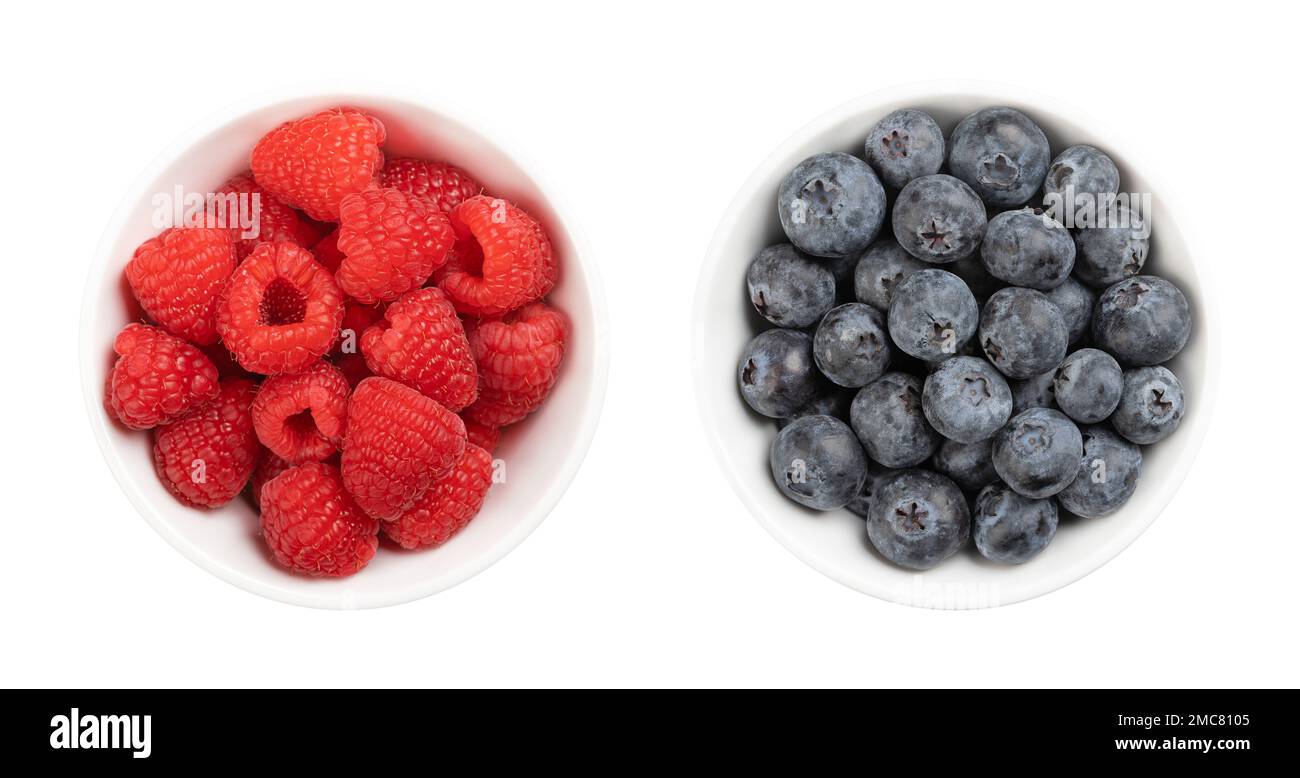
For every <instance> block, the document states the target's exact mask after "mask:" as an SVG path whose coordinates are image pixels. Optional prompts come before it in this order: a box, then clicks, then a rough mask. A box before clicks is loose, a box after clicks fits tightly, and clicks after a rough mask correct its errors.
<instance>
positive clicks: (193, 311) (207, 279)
mask: <svg viewBox="0 0 1300 778" xmlns="http://www.w3.org/2000/svg"><path fill="white" fill-rule="evenodd" d="M235 264H236V259H235V244H234V241H233V240H232V239H231V237H230V233H229V232H228V231H227V230H221V229H208V228H206V227H173V228H172V229H169V230H164V231H163V232H162V233H161V234H160V235H158V236H157V237H154V238H150V239H149V240H146V241H145V242H144V243H141V244H140V247H139V248H137V249H136V250H135V254H134V255H132V257H131V261H130V262H128V263H127V265H126V280H127V282H128V283H129V284H130V285H131V292H132V293H133V294H135V299H136V300H138V301H139V302H140V307H141V308H143V309H144V312H145V313H146V314H148V315H149V318H151V319H153V320H154V321H156V322H158V324H159V325H160V326H162V327H163V328H165V329H166V330H167V331H168V332H170V333H171V334H173V335H175V336H176V337H178V338H183V339H185V340H188V341H190V342H191V343H197V344H198V345H201V346H206V345H210V344H212V343H216V342H217V326H216V307H217V298H218V297H220V296H221V290H222V289H223V288H224V287H225V285H226V279H228V278H230V274H231V273H232V272H234V270H235Z"/></svg>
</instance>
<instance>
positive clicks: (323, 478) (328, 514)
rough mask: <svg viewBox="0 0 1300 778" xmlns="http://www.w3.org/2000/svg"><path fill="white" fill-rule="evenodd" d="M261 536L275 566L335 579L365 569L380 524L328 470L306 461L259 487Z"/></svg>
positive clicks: (329, 467)
mask: <svg viewBox="0 0 1300 778" xmlns="http://www.w3.org/2000/svg"><path fill="white" fill-rule="evenodd" d="M261 501H262V534H263V536H265V538H266V545H267V546H269V547H270V549H271V553H272V555H274V556H275V561H276V562H279V563H280V564H281V565H283V566H285V567H287V568H289V569H290V570H293V571H295V572H299V573H306V574H307V575H319V576H333V577H340V576H345V575H352V574H353V573H356V572H358V571H360V570H361V568H363V567H365V566H366V565H367V564H368V563H369V562H370V560H371V558H373V557H374V555H375V550H376V549H377V548H378V547H379V538H378V534H379V522H378V521H375V520H374V519H372V518H370V517H369V516H367V515H366V514H365V512H363V511H362V510H361V508H360V507H359V506H358V505H357V503H356V501H355V500H353V499H352V497H351V496H350V495H349V494H348V493H347V491H346V490H345V489H344V488H343V479H342V478H341V477H340V476H339V471H338V470H337V469H336V468H335V467H334V466H332V465H327V464H325V463H323V462H309V463H307V464H305V465H299V466H297V467H293V468H290V469H288V470H286V471H284V472H283V473H281V474H279V475H277V476H276V477H275V478H272V479H271V480H270V481H267V482H266V485H264V486H263V487H262V494H261Z"/></svg>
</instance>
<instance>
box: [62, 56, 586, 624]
mask: <svg viewBox="0 0 1300 778" xmlns="http://www.w3.org/2000/svg"><path fill="white" fill-rule="evenodd" d="M313 100H319V101H322V102H327V101H328V102H333V103H337V104H339V105H345V104H348V103H349V102H353V101H357V102H361V101H365V100H381V101H386V102H390V103H394V104H406V105H409V106H412V107H416V108H420V109H422V110H425V111H428V112H430V113H433V114H437V115H438V116H440V117H442V118H444V119H445V120H446V121H448V122H449V123H453V124H456V125H459V127H460V128H461V129H463V130H465V131H467V132H468V133H470V134H472V135H474V136H476V137H477V138H478V139H479V140H481V141H482V142H483V143H485V144H486V145H487V146H490V147H492V148H493V149H495V150H496V151H497V152H499V153H500V154H501V155H502V156H504V157H506V158H508V159H510V160H511V161H513V162H514V164H516V165H517V166H518V167H519V168H520V169H521V170H523V171H525V172H526V173H527V175H528V177H529V178H530V179H531V182H532V183H533V184H534V185H535V186H536V189H537V192H538V194H539V195H540V197H541V198H542V199H543V201H544V202H546V203H547V205H548V206H549V207H550V209H551V211H552V212H553V214H554V216H555V219H556V220H557V221H558V222H559V223H560V225H561V226H562V228H563V230H564V232H565V233H566V234H567V236H568V238H569V241H570V242H571V243H572V245H573V247H574V252H573V254H574V256H572V257H568V258H566V262H567V264H568V266H569V267H572V268H574V269H576V270H577V271H578V272H580V273H581V274H582V277H583V278H584V280H585V290H586V291H585V304H586V305H587V306H588V308H589V309H590V311H591V314H592V322H591V326H592V331H591V332H590V333H589V334H588V337H590V339H591V343H592V347H591V348H592V356H591V366H590V376H589V378H587V379H586V380H588V382H589V386H590V390H589V397H588V401H587V403H586V404H585V406H584V408H583V412H582V414H581V418H580V419H579V424H578V425H577V429H576V437H575V438H574V439H573V444H572V445H571V446H570V447H569V450H568V451H567V452H566V454H565V455H564V457H563V458H562V459H561V460H560V461H557V462H556V463H555V465H554V467H555V469H554V475H553V476H552V477H551V479H550V486H549V488H548V489H547V490H546V491H545V492H544V493H543V494H542V495H541V496H540V498H539V499H538V500H537V501H536V502H535V504H534V508H533V509H532V510H531V511H530V513H529V515H528V516H527V518H526V519H525V520H522V521H519V522H518V523H517V524H516V525H515V526H514V527H512V528H511V530H510V531H509V532H506V533H505V534H503V535H502V536H501V537H500V538H498V539H497V540H496V541H494V542H493V543H492V544H491V545H490V546H489V547H488V548H487V549H486V550H485V551H484V552H483V553H481V554H479V555H478V557H477V558H475V559H474V560H473V561H472V563H467V564H463V565H461V566H460V568H459V569H458V570H457V573H456V574H455V575H444V576H441V577H440V578H439V579H438V580H437V581H436V582H434V583H432V584H430V585H424V586H421V585H412V586H406V587H400V588H398V587H395V588H392V589H388V590H385V591H383V592H380V593H361V594H355V593H349V594H346V595H345V596H344V597H342V598H339V597H331V598H322V597H320V596H319V595H311V594H309V593H307V588H308V587H306V586H296V585H287V586H286V585H279V586H277V585H271V584H268V583H266V582H263V581H261V580H259V579H257V578H254V577H251V576H248V575H246V574H244V573H241V572H239V571H238V570H236V569H234V568H232V567H230V566H229V565H228V564H226V563H225V562H223V561H222V559H221V558H220V557H219V556H218V555H214V554H211V553H209V552H207V551H206V550H205V549H203V548H201V547H199V546H198V545H196V544H194V543H191V542H189V541H188V540H186V539H185V538H184V537H183V536H182V535H181V533H180V532H179V531H177V530H176V529H174V528H173V527H172V525H171V522H170V521H168V520H167V519H166V518H165V517H164V516H163V515H162V513H161V512H160V510H159V508H158V506H156V505H154V504H153V502H152V501H151V500H149V499H148V498H146V497H145V495H144V494H142V493H141V492H140V491H139V489H138V488H137V487H136V485H135V481H134V478H133V476H132V475H131V474H130V473H129V472H128V471H127V468H126V466H125V463H124V462H123V460H122V457H121V455H120V453H119V452H118V451H117V450H116V448H115V447H114V445H113V443H112V440H111V439H110V437H109V430H110V426H111V422H110V421H109V419H108V418H107V416H106V415H105V413H104V410H103V391H104V387H103V386H102V384H101V383H100V382H99V381H97V379H96V376H95V372H96V370H95V369H94V368H93V366H94V365H95V364H97V363H98V362H100V361H102V359H103V356H104V355H103V346H104V343H103V338H102V333H100V332H98V331H96V329H95V319H96V317H95V316H94V315H93V314H94V312H95V311H97V310H98V308H99V306H100V304H101V303H100V301H99V300H98V299H97V298H95V297H92V295H94V294H95V293H96V291H97V285H98V282H99V281H100V279H101V278H102V277H103V275H104V274H106V273H108V272H110V270H111V268H112V265H113V259H114V258H113V256H112V254H113V246H114V244H115V243H116V241H117V236H118V235H119V234H120V233H121V232H122V230H123V229H124V228H125V225H126V220H127V219H128V218H129V215H130V214H131V212H132V211H133V210H134V208H135V207H136V205H137V204H138V203H139V202H140V201H141V198H142V197H145V196H147V195H148V194H149V188H150V185H151V184H152V183H153V182H154V181H155V180H156V179H157V178H158V177H159V176H160V175H161V174H162V173H163V172H164V171H165V170H167V169H168V168H169V167H170V166H171V165H173V164H174V163H176V162H177V161H178V160H179V159H180V158H181V157H183V156H184V155H185V154H186V153H187V152H188V151H189V150H190V149H191V148H192V147H194V146H195V145H197V144H198V143H199V142H201V141H202V140H203V139H205V138H206V137H208V136H209V135H211V134H212V133H214V132H216V131H218V130H220V129H222V128H224V127H226V126H227V125H229V124H231V123H233V122H235V121H238V120H239V119H240V118H242V117H244V116H247V115H250V114H253V113H255V112H257V111H260V110H265V109H268V108H273V107H275V106H277V105H279V104H282V103H288V102H298V101H313ZM484 126H485V123H484V122H482V121H481V120H479V119H477V118H476V117H474V116H473V115H470V112H468V111H466V110H463V109H462V108H461V107H460V106H458V105H455V104H454V103H453V101H451V100H449V99H447V98H445V97H443V96H440V95H438V94H437V93H436V92H434V91H432V90H423V89H421V90H412V89H409V88H396V87H394V86H391V85H388V84H382V83H374V82H366V81H339V80H331V81H329V82H318V83H307V84H299V85H296V86H293V87H287V88H280V89H272V90H263V91H261V92H258V93H256V94H254V95H252V96H249V97H247V98H245V99H242V100H239V101H236V102H233V103H229V104H226V105H224V106H222V107H220V108H218V109H217V110H214V111H212V112H210V113H208V114H206V115H204V116H203V117H201V118H200V119H199V120H198V121H196V122H194V123H193V124H191V125H190V126H189V127H188V129H186V130H185V131H184V132H182V133H181V134H180V136H179V137H177V138H176V139H174V140H173V141H171V142H170V143H168V144H167V145H166V146H165V147H164V150H163V151H162V152H160V153H159V154H158V155H157V156H155V157H154V158H153V159H152V160H151V161H150V162H149V163H148V164H147V165H146V166H145V168H144V169H143V170H142V171H141V172H140V174H139V175H138V176H137V177H136V179H135V180H134V181H133V182H132V183H131V185H130V186H129V187H128V188H127V190H126V192H125V194H124V195H123V197H122V199H121V201H120V202H119V204H118V206H117V208H116V209H115V210H114V212H113V215H112V217H111V218H110V219H109V222H108V225H107V226H106V227H105V229H104V232H103V233H102V235H101V237H100V240H99V243H98V245H97V246H96V248H95V253H94V258H93V260H92V261H91V262H90V266H89V269H88V270H87V274H86V280H85V285H84V288H83V292H82V303H81V315H80V321H79V323H78V360H79V369H80V373H81V383H82V395H83V400H84V403H85V409H86V413H87V416H88V418H89V421H90V426H91V429H92V431H93V434H94V436H95V441H96V443H97V445H98V446H99V450H100V454H101V455H102V456H103V457H104V461H105V462H106V463H107V464H108V466H109V469H110V471H111V472H112V473H113V477H114V479H115V480H116V481H117V483H118V486H119V487H120V488H121V489H122V491H123V492H124V493H125V494H126V496H127V499H128V500H130V502H131V504H132V505H133V506H134V507H135V509H136V512H137V513H139V514H140V516H141V517H142V518H144V519H145V521H147V522H148V523H149V525H150V526H151V527H152V528H153V529H154V531H155V532H157V533H158V534H159V535H161V536H162V538H163V539H164V540H166V541H167V543H168V544H170V545H171V546H172V547H173V548H175V549H176V550H177V551H179V552H180V553H181V554H183V555H184V556H185V557H186V558H187V559H189V560H190V561H191V562H193V563H194V564H196V565H198V566H199V567H200V568H202V569H204V570H206V571H207V572H209V573H211V574H212V575H214V576H216V577H217V578H219V579H221V580H222V581H225V582H226V583H228V584H230V585H232V586H235V587H237V588H239V589H242V590H244V591H246V592H250V593H252V594H256V595H260V596H262V597H265V598H267V599H269V600H273V601H277V602H281V603H286V604H289V605H299V606H304V607H310V608H319V609H325V610H352V609H359V608H382V607H389V606H393V605H400V604H402V603H406V602H413V601H415V600H419V599H422V598H424V597H428V596H430V595H433V594H437V593H438V592H441V591H445V590H447V589H450V588H452V587H454V586H456V585H458V584H461V583H463V582H465V581H466V580H468V579H470V578H472V577H474V576H475V575H478V574H479V573H481V572H483V571H484V570H486V569H487V568H488V567H491V566H492V565H493V564H495V563H496V562H497V561H499V560H500V559H501V558H502V557H504V556H505V555H506V554H508V553H510V552H511V551H512V550H514V549H515V548H516V547H517V546H518V545H519V544H520V543H521V542H523V540H524V539H525V538H527V537H528V535H530V534H531V533H532V532H533V531H534V530H535V529H537V527H538V526H539V525H541V523H542V522H543V521H544V520H545V519H546V518H547V517H548V516H549V515H550V513H551V511H552V510H553V509H554V508H555V506H556V505H557V504H558V503H559V501H560V499H561V497H563V495H564V493H565V492H566V491H567V490H568V488H569V486H570V484H572V482H573V479H574V477H575V476H576V475H577V472H578V469H579V467H581V465H582V462H583V460H584V459H585V458H586V455H587V452H588V451H589V450H590V448H591V443H592V439H593V438H594V436H595V432H596V428H597V426H598V423H599V420H600V416H601V412H602V411H603V409H604V403H605V392H606V389H607V385H608V379H609V360H610V348H609V342H610V333H609V326H610V324H609V311H608V307H607V303H606V298H605V291H604V284H603V283H602V280H601V276H600V270H599V267H598V265H597V263H596V261H595V258H594V255H593V253H592V249H591V246H590V244H589V243H588V241H587V238H586V236H585V234H584V233H583V232H582V230H581V229H580V227H579V226H578V224H577V222H576V221H575V219H574V218H573V216H572V214H573V210H572V208H571V207H570V205H569V202H568V200H567V198H566V197H565V196H564V195H563V192H562V191H561V190H560V189H559V188H558V187H557V186H556V185H555V184H554V182H553V180H552V179H551V178H550V177H548V176H547V175H546V171H545V168H544V166H541V165H539V164H537V162H536V161H535V159H534V158H533V157H531V156H529V155H528V154H526V153H521V152H520V151H519V149H518V148H516V147H515V146H514V145H513V144H511V143H508V142H505V141H503V140H502V139H501V138H500V137H499V136H498V135H496V134H495V133H493V132H492V131H489V130H485V129H483V128H484ZM570 272H571V271H570ZM305 580H306V579H304V581H305ZM359 588H360V587H359Z"/></svg>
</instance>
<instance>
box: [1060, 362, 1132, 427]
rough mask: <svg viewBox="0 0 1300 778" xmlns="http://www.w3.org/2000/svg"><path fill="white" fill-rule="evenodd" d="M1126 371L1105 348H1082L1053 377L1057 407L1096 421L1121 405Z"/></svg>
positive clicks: (1076, 417)
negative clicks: (1120, 399)
mask: <svg viewBox="0 0 1300 778" xmlns="http://www.w3.org/2000/svg"><path fill="white" fill-rule="evenodd" d="M1123 383H1124V372H1123V371H1122V370H1120V367H1119V363H1118V362H1116V361H1115V358H1114V357H1112V356H1111V355H1110V354H1107V353H1106V352H1105V351H1101V350H1100V349H1095V348H1081V349H1079V350H1078V351H1076V352H1074V353H1073V354H1070V355H1069V356H1067V357H1066V358H1065V361H1063V362H1061V366H1060V367H1058V368H1056V373H1055V376H1054V377H1053V379H1052V386H1053V395H1054V396H1055V397H1056V407H1058V408H1060V409H1061V412H1062V413H1064V414H1065V415H1066V416H1069V417H1070V418H1071V419H1074V420H1075V421H1076V422H1078V423H1080V424H1096V423H1097V422H1099V421H1105V419H1106V417H1108V416H1110V414H1111V413H1112V412H1113V411H1114V410H1115V406H1117V405H1119V392H1120V388H1121V386H1123Z"/></svg>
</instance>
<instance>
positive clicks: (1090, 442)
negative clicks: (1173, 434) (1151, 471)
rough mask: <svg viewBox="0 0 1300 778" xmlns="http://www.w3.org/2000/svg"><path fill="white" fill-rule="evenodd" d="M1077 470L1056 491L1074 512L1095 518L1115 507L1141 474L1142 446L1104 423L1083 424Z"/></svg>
mask: <svg viewBox="0 0 1300 778" xmlns="http://www.w3.org/2000/svg"><path fill="white" fill-rule="evenodd" d="M1081 432H1082V433H1083V458H1082V459H1080V460H1079V474H1078V476H1076V477H1075V479H1074V480H1073V481H1072V482H1070V485H1069V486H1067V487H1065V489H1063V490H1062V491H1061V492H1060V493H1059V494H1057V495H1056V500H1057V502H1059V503H1060V504H1061V507H1062V508H1064V509H1066V510H1067V511H1069V512H1070V513H1073V514H1074V515H1076V516H1083V517H1084V518H1088V519H1098V518H1101V517H1102V516H1109V515H1110V514H1112V513H1114V512H1115V511H1117V510H1119V509H1120V507H1121V506H1123V505H1124V503H1126V502H1128V498H1130V497H1132V496H1133V491H1134V490H1135V489H1137V482H1138V478H1140V477H1141V476H1142V449H1140V448H1138V447H1137V446H1136V445H1134V444H1133V443H1130V442H1128V441H1127V440H1124V439H1123V438H1121V437H1120V436H1119V435H1116V434H1115V433H1114V432H1111V431H1110V430H1109V429H1107V428H1106V427H1100V426H1098V427H1084V428H1083V430H1081Z"/></svg>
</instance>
